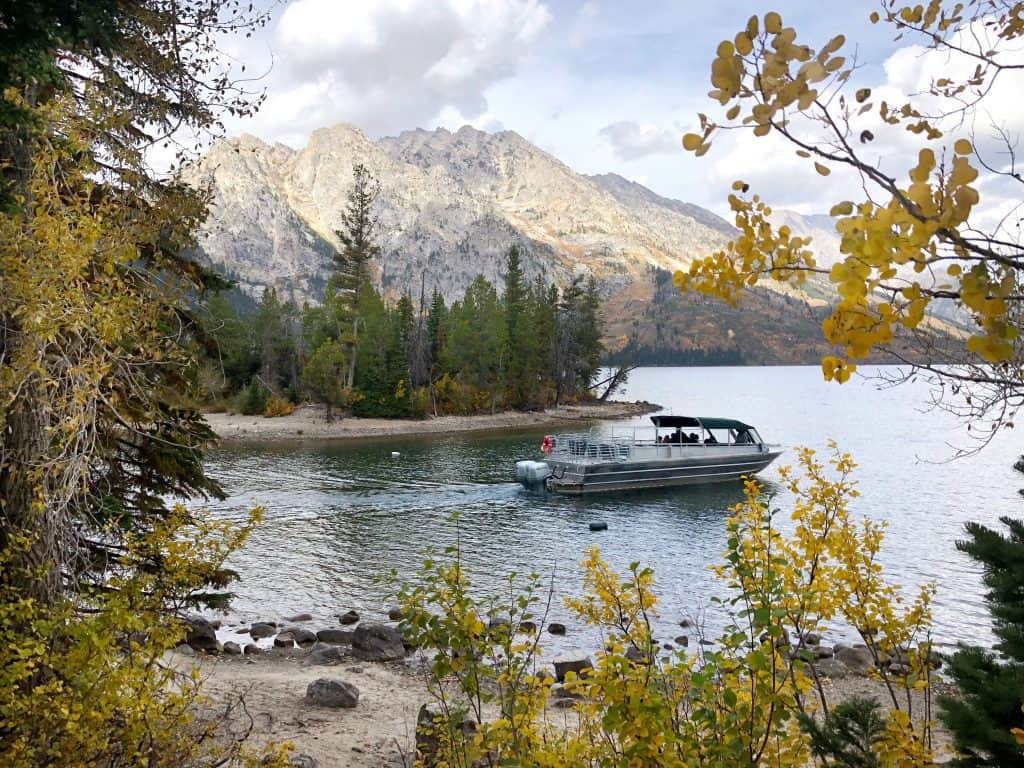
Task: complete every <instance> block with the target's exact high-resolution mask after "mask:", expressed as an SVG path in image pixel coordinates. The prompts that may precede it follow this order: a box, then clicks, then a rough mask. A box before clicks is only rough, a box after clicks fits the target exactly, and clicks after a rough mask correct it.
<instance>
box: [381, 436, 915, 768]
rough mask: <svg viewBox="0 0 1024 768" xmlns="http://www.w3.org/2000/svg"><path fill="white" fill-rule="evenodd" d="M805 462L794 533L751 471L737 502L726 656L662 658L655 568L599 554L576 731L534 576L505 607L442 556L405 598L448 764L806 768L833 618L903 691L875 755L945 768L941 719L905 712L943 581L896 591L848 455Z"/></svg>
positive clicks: (721, 648) (728, 563)
mask: <svg viewBox="0 0 1024 768" xmlns="http://www.w3.org/2000/svg"><path fill="white" fill-rule="evenodd" d="M798 459H799V466H800V471H799V472H794V471H793V470H792V469H791V468H788V467H784V468H782V470H781V473H782V479H783V483H784V484H785V485H786V486H787V487H788V489H789V491H790V492H791V493H792V494H793V496H794V504H793V509H792V512H791V513H790V521H789V524H788V525H787V526H786V527H787V529H789V530H791V533H789V534H788V535H786V534H783V533H782V532H781V530H780V529H779V526H778V525H777V521H776V518H777V515H778V514H779V513H778V512H777V511H776V510H772V509H770V507H769V501H770V500H769V499H766V498H765V497H764V495H763V493H762V489H761V487H760V486H759V485H758V483H757V482H756V481H755V480H753V479H748V480H747V481H746V483H745V486H744V492H745V497H746V500H745V501H744V502H743V503H742V504H739V505H737V506H736V507H734V508H733V509H732V513H731V516H730V518H729V520H728V544H727V550H726V552H725V553H724V559H723V562H722V564H721V565H718V566H715V568H714V570H715V572H716V574H717V575H718V577H719V578H721V579H722V580H724V581H725V582H726V583H727V584H728V585H729V586H730V587H731V588H732V589H731V594H732V595H733V597H732V598H731V599H729V600H728V601H726V604H725V605H724V609H725V613H726V614H727V615H728V616H730V617H731V621H730V623H729V624H728V625H727V626H726V627H725V629H724V631H723V632H722V634H721V635H720V636H719V637H718V638H717V642H715V643H714V646H713V648H712V649H703V650H700V651H698V652H696V653H688V652H687V651H685V650H679V651H674V652H671V653H663V652H662V651H660V649H659V647H658V645H657V643H656V642H655V641H654V638H653V636H652V630H651V619H652V617H653V616H654V615H655V611H656V607H657V598H656V595H655V588H656V587H655V582H654V576H653V573H652V572H651V571H650V569H648V568H644V567H642V566H641V565H640V564H639V563H632V564H631V565H630V566H629V569H628V572H627V573H625V574H619V573H616V572H615V571H614V570H612V569H611V568H610V567H609V565H608V564H607V563H606V562H605V561H603V560H602V559H601V557H600V554H599V552H598V551H597V550H596V549H592V550H590V551H589V552H588V553H587V556H586V558H585V559H584V561H583V563H582V567H583V592H582V595H581V596H579V597H573V598H569V599H567V600H566V601H565V602H566V606H567V607H568V608H569V609H570V610H571V611H572V612H573V613H574V615H575V616H576V618H577V619H578V620H580V621H582V622H584V623H585V624H586V625H587V626H590V627H593V628H596V629H599V630H601V633H602V636H603V637H604V639H605V643H604V645H605V647H604V649H603V650H601V651H599V652H598V653H597V654H596V658H595V664H594V667H593V669H589V670H585V671H584V672H583V673H581V674H580V675H578V676H577V675H574V674H572V673H569V674H567V675H566V679H565V683H564V686H565V688H566V689H568V690H569V692H570V693H573V694H576V695H577V696H579V698H578V699H577V700H576V701H575V704H574V710H575V714H576V720H575V722H574V723H573V722H571V721H570V723H569V724H566V723H565V722H564V721H558V720H556V721H555V722H549V720H548V718H547V717H546V716H545V713H546V711H547V708H548V706H549V704H548V700H549V697H550V696H551V691H550V684H551V679H550V677H548V676H546V675H545V674H544V673H543V672H542V671H540V670H538V669H537V658H536V656H537V653H538V643H539V640H538V638H537V637H535V636H533V635H531V634H526V635H524V634H522V632H521V631H522V629H523V627H524V626H525V625H524V621H525V620H531V621H532V620H533V619H535V618H536V617H535V616H534V615H533V610H534V609H535V607H536V606H537V604H538V602H539V599H538V592H537V589H538V586H539V584H538V581H537V577H536V575H534V576H533V577H531V578H530V579H529V580H527V590H526V592H525V594H524V595H521V596H520V595H517V594H516V591H515V589H514V588H513V587H514V583H515V577H514V575H513V576H512V577H510V580H509V590H508V593H507V597H506V598H504V599H500V598H497V597H495V598H489V599H480V598H476V599H474V598H473V597H471V595H472V594H473V590H472V589H471V586H470V583H469V580H468V577H467V575H466V573H465V571H464V570H463V568H462V565H461V558H460V554H459V551H458V547H457V546H456V547H452V548H450V549H449V550H448V551H447V556H448V558H447V559H446V560H445V561H443V562H439V561H438V560H437V559H436V558H435V556H434V555H431V556H430V557H429V558H428V559H427V560H426V561H425V563H424V569H423V570H422V571H421V573H420V577H419V579H418V580H417V582H416V583H415V584H414V585H412V586H409V585H404V586H402V585H399V586H398V587H397V590H396V591H397V596H398V598H399V601H400V603H401V605H402V607H403V611H404V614H405V617H406V618H405V621H406V624H407V626H408V627H409V632H410V634H411V638H410V639H412V640H413V641H414V642H415V643H416V645H417V646H418V647H420V648H423V649H425V650H427V651H429V652H430V653H431V654H432V657H431V658H432V661H431V665H432V672H433V678H432V690H433V692H434V694H435V696H436V697H437V698H438V701H439V704H440V705H441V710H442V711H443V712H444V713H445V715H444V716H443V717H439V718H438V720H437V721H436V723H435V727H434V729H433V733H434V736H435V737H437V738H438V739H439V741H440V745H439V755H435V756H434V759H438V760H439V762H437V763H436V764H439V765H471V764H473V762H474V761H475V760H481V759H484V760H487V761H488V764H492V765H499V764H508V765H532V766H545V767H550V768H555V767H556V766H568V765H572V766H594V767H595V768H597V766H612V765H614V766H659V768H683V767H684V766H685V767H686V768H690V767H691V766H707V767H708V768H711V767H712V766H755V765H773V766H792V767H793V768H796V767H797V766H806V765H808V764H810V761H811V752H810V748H809V744H808V737H807V735H806V734H805V733H804V732H803V731H802V730H801V729H800V727H799V726H798V724H797V719H796V715H797V714H800V713H813V712H815V711H820V710H822V709H827V705H826V699H825V696H824V690H823V687H822V683H821V680H820V678H819V677H818V674H817V672H816V671H815V667H814V660H813V655H812V654H811V653H810V652H809V651H808V650H807V649H806V648H805V645H804V638H805V636H806V634H807V633H809V632H820V631H822V630H823V629H824V627H825V626H826V625H828V626H832V627H837V626H846V627H847V628H849V629H851V630H853V631H855V632H857V633H858V634H859V635H860V636H861V638H862V639H863V640H864V642H865V644H866V645H867V647H868V648H869V650H870V653H871V654H872V657H873V659H874V660H875V661H876V663H877V670H878V671H877V672H876V674H877V675H878V676H879V677H881V678H882V679H883V680H884V681H885V682H886V683H887V684H888V690H890V691H891V694H892V695H891V698H890V701H889V702H888V703H889V706H890V710H889V712H888V714H887V715H886V721H885V722H886V725H885V732H884V734H883V736H882V738H881V740H880V741H879V742H878V743H877V745H876V749H877V751H878V757H879V758H880V759H881V761H882V764H883V765H891V766H911V765H914V766H927V765H932V764H933V762H932V756H931V753H930V747H929V745H930V727H931V724H930V723H929V722H922V721H920V720H915V719H913V718H911V717H910V716H909V714H908V713H907V712H906V711H905V710H904V709H903V707H904V706H905V704H906V699H905V698H904V697H905V696H906V694H907V693H908V692H909V691H911V690H924V691H925V693H926V694H927V689H928V686H929V682H930V678H929V667H928V663H927V662H928V653H929V651H930V643H929V640H928V627H929V622H930V618H931V616H930V599H931V594H932V590H931V587H925V588H922V589H921V590H920V591H919V593H918V594H917V596H916V597H914V598H913V599H910V600H909V601H908V600H906V599H905V598H904V597H903V595H902V593H901V592H900V590H899V589H898V588H896V587H894V586H893V585H891V584H889V583H888V582H886V580H885V578H884V575H883V573H882V569H881V567H880V566H879V565H878V554H879V551H880V547H881V543H882V533H883V529H884V526H883V525H881V524H878V523H874V522H872V521H869V520H856V519H854V518H853V517H852V516H851V515H850V513H849V510H848V506H849V503H850V502H851V501H852V500H854V499H856V497H857V490H856V485H855V483H854V482H853V480H852V479H851V473H852V472H853V470H854V468H855V465H854V462H853V460H852V459H851V458H850V457H849V456H848V455H846V454H841V453H839V452H838V451H835V450H834V452H833V455H832V456H831V458H830V459H829V461H828V462H827V464H823V463H821V462H819V461H818V460H817V459H816V458H815V454H814V452H813V451H811V450H809V449H800V450H798ZM392 579H393V583H395V584H398V582H397V577H396V576H394V575H393V576H392ZM484 617H488V618H490V619H495V618H498V617H500V618H502V619H503V621H501V622H500V623H497V624H496V623H495V622H494V621H491V622H490V623H488V624H485V623H484ZM896 657H899V658H900V659H901V661H906V665H905V667H906V671H901V672H900V673H899V674H896V673H894V672H893V671H891V670H890V668H889V667H888V666H887V663H886V662H887V660H889V659H892V658H896ZM894 669H896V668H895V667H894V668H893V670H894ZM901 669H902V668H901ZM488 701H493V702H495V703H497V704H498V705H499V707H498V708H499V715H498V716H497V717H496V718H493V719H492V718H488V717H486V713H485V710H484V708H483V706H482V703H484V702H488ZM459 702H462V703H463V705H462V707H461V708H460V707H459V706H458V703H459ZM467 710H468V711H471V712H472V714H473V716H474V717H475V718H476V720H477V722H478V723H479V725H478V726H477V730H476V735H475V737H473V738H468V737H466V736H465V734H464V729H462V728H461V727H453V724H456V725H458V724H461V723H462V717H463V715H464V713H465V712H466V711H467ZM420 757H421V760H422V757H423V756H420ZM417 764H418V765H419V764H424V763H422V762H418V763H417ZM430 764H435V763H430Z"/></svg>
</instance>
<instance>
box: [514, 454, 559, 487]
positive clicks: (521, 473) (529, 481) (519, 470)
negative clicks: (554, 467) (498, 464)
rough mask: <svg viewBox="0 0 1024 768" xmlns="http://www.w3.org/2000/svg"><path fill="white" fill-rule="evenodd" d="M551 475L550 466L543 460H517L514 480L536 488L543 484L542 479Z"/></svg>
mask: <svg viewBox="0 0 1024 768" xmlns="http://www.w3.org/2000/svg"><path fill="white" fill-rule="evenodd" d="M550 475H551V467H549V466H548V465H547V463H546V462H543V461H529V460H524V461H517V462H516V482H518V483H522V484H523V485H525V486H526V487H527V488H537V487H540V486H543V485H544V481H545V480H547V479H548V477H550Z"/></svg>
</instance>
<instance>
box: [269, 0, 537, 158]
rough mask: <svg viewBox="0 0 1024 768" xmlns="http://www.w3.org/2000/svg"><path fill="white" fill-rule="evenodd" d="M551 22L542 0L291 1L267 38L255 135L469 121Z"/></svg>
mask: <svg viewBox="0 0 1024 768" xmlns="http://www.w3.org/2000/svg"><path fill="white" fill-rule="evenodd" d="M551 18H552V16H551V12H550V11H549V10H548V8H547V7H546V6H545V5H544V4H543V3H541V2H540V1H539V0H376V1H375V2H366V1H361V2H338V1H337V0H294V1H293V2H292V3H290V4H289V5H288V6H287V7H286V8H285V10H284V12H283V13H282V14H281V17H280V18H279V19H278V22H277V24H276V26H275V29H274V31H273V34H272V47H273V50H274V58H275V71H274V74H273V75H272V78H271V81H270V83H269V88H268V91H269V96H268V99H267V102H266V104H265V105H264V107H263V109H262V110H261V112H260V114H259V116H258V117H257V118H256V121H255V122H256V125H255V126H254V129H255V130H256V131H257V132H258V133H259V134H260V135H262V136H264V137H266V138H271V139H280V140H284V141H291V142H295V141H301V140H302V139H303V138H304V137H305V135H307V134H308V133H309V131H310V130H312V129H313V128H317V127H320V126H324V125H330V124H334V123H338V122H351V123H355V124H357V125H358V126H360V127H361V128H363V129H364V130H366V131H367V132H368V133H370V134H377V135H379V134H383V133H393V132H396V131H400V130H404V129H406V128H410V127H414V126H417V125H424V124H429V123H431V122H432V121H433V120H434V119H435V118H436V117H437V115H438V114H439V113H440V112H441V111H442V110H443V109H445V108H446V107H451V108H454V109H456V110H458V112H459V113H460V114H462V115H464V116H465V117H466V118H467V119H474V118H476V117H478V116H480V115H482V114H484V113H486V111H487V98H486V91H487V89H488V87H490V86H491V85H492V84H494V83H496V82H498V81H500V80H503V79H505V78H508V77H511V76H513V75H514V74H515V73H516V70H517V67H518V65H519V62H520V60H521V59H522V58H523V57H524V56H526V55H527V54H528V52H529V50H530V48H531V45H532V44H533V43H534V42H535V41H536V40H537V39H538V38H539V37H540V35H541V34H542V32H543V31H544V29H545V28H546V27H547V26H548V24H549V22H550V21H551ZM250 130H251V129H250Z"/></svg>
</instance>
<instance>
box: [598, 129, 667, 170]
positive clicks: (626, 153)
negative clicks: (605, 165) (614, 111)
mask: <svg viewBox="0 0 1024 768" xmlns="http://www.w3.org/2000/svg"><path fill="white" fill-rule="evenodd" d="M598 133H599V134H600V135H601V136H603V137H604V138H605V139H607V140H608V142H609V143H610V144H611V145H612V151H614V152H615V155H616V156H617V157H618V158H619V159H621V160H637V159H638V158H641V157H647V156H648V155H658V154H662V153H664V152H678V151H679V147H680V144H679V142H680V138H681V136H682V134H680V133H679V132H677V131H670V130H668V129H665V128H659V127H657V126H655V125H640V124H639V123H637V122H635V121H633V120H620V121H618V122H616V123H610V124H609V125H606V126H605V127H604V128H602V129H601V130H600V131H598Z"/></svg>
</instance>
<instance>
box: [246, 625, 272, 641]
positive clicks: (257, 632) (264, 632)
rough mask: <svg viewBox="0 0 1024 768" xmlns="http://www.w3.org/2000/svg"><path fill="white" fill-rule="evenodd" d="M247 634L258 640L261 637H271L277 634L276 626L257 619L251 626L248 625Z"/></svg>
mask: <svg viewBox="0 0 1024 768" xmlns="http://www.w3.org/2000/svg"><path fill="white" fill-rule="evenodd" d="M249 634H250V635H251V636H252V639H253V640H259V639H260V638H263V637H273V636H274V635H276V634H277V627H276V626H274V625H273V624H271V623H270V622H267V621H257V622H256V623H255V624H253V625H252V626H251V627H249Z"/></svg>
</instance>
